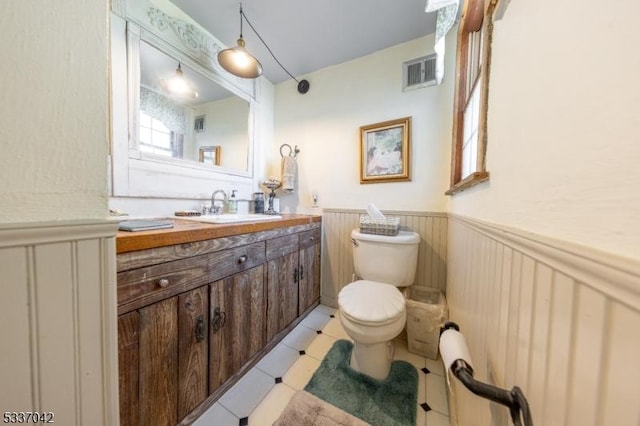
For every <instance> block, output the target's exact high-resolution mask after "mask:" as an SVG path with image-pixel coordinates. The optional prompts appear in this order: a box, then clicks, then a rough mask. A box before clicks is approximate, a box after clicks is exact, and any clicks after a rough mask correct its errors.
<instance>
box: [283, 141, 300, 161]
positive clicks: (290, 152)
mask: <svg viewBox="0 0 640 426" xmlns="http://www.w3.org/2000/svg"><path fill="white" fill-rule="evenodd" d="M285 147H286V148H289V152H288V153H287V155H289V156H291V157H293V158H296V157H297V156H298V153H299V152H300V150H299V149H298V145H295V148H293V149H292V148H291V145H289V144H288V143H283V144H282V145H280V156H281V157H283V158H284V157H285V154H283V152H282V149H283V148H285ZM292 154H293V155H292Z"/></svg>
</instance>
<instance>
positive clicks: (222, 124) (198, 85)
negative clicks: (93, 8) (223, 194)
mask: <svg viewBox="0 0 640 426" xmlns="http://www.w3.org/2000/svg"><path fill="white" fill-rule="evenodd" d="M196 66H197V65H196ZM176 74H182V77H183V79H184V82H186V84H187V85H188V86H189V87H190V88H191V89H193V90H195V92H197V96H196V95H195V94H191V96H189V94H187V95H180V94H176V92H175V91H172V90H171V89H170V87H171V86H170V82H171V79H172V78H174V77H175V76H176ZM250 117H251V104H250V102H249V101H248V100H245V99H244V98H242V97H240V96H239V95H237V94H235V93H232V92H231V91H229V90H228V89H226V88H224V87H222V86H221V85H220V84H218V83H217V82H215V81H214V80H212V79H211V78H209V77H207V76H205V75H204V74H202V73H200V72H198V71H196V70H195V69H194V68H193V67H191V66H189V65H187V64H185V63H184V62H182V63H181V62H179V61H178V60H177V59H174V58H172V57H171V56H169V55H167V54H166V53H164V52H162V51H161V50H159V49H157V48H156V47H154V46H152V45H151V44H149V43H147V42H146V41H144V40H140V100H139V111H138V117H137V122H138V125H137V140H136V144H135V146H134V147H133V148H134V149H135V150H137V151H138V152H139V155H140V157H141V158H149V159H154V160H160V161H162V160H167V161H174V160H178V161H185V162H189V163H192V164H195V165H197V166H198V167H200V166H201V167H205V168H218V167H222V168H224V169H225V170H226V171H241V172H247V171H248V169H249V158H248V157H249V153H250V149H249V144H250V141H251V138H250V134H249V132H250V125H249V123H250Z"/></svg>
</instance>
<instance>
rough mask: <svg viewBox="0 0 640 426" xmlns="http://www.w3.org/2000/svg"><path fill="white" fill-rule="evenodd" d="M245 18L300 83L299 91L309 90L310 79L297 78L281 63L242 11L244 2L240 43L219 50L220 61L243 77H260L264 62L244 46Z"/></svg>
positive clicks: (226, 67)
mask: <svg viewBox="0 0 640 426" xmlns="http://www.w3.org/2000/svg"><path fill="white" fill-rule="evenodd" d="M243 19H244V20H245V21H247V24H249V26H250V27H251V29H252V30H253V32H254V33H255V34H256V36H258V38H259V39H260V41H261V42H262V44H264V47H266V48H267V50H268V51H269V53H270V54H271V56H272V57H273V59H275V61H276V62H277V63H278V65H280V68H282V69H283V70H284V72H286V73H287V74H288V75H289V77H291V78H292V79H294V80H295V82H296V83H298V92H299V93H301V94H305V93H307V92H308V91H309V87H310V86H309V81H307V80H298V79H297V78H295V77H294V76H293V75H291V73H290V72H289V71H287V69H286V68H285V67H284V66H283V65H282V64H281V63H280V61H279V60H278V58H276V56H275V55H274V54H273V52H272V51H271V49H270V48H269V46H267V43H266V42H265V41H264V39H263V38H262V37H261V36H260V34H259V33H258V31H256V29H255V28H254V27H253V25H251V22H250V21H249V19H247V15H245V13H244V12H243V11H242V3H241V4H240V38H239V39H238V45H237V46H235V47H231V48H229V49H224V50H221V51H220V52H218V62H219V63H220V65H221V66H222V68H224V69H225V70H226V71H228V72H230V73H231V74H233V75H235V76H237V77H242V78H258V77H260V75H262V64H260V61H258V60H257V59H256V58H255V57H254V56H253V55H251V53H249V51H247V49H246V48H245V47H244V46H245V43H244V39H243V38H242V21H243Z"/></svg>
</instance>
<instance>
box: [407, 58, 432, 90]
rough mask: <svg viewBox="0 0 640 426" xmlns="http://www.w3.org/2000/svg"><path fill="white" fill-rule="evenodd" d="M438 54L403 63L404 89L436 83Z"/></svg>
mask: <svg viewBox="0 0 640 426" xmlns="http://www.w3.org/2000/svg"><path fill="white" fill-rule="evenodd" d="M436 84H437V83H436V54H435V53H434V54H433V55H429V56H423V57H422V58H417V59H412V60H410V61H407V62H404V63H403V64H402V90H403V91H405V90H412V89H417V88H420V87H427V86H434V85H436Z"/></svg>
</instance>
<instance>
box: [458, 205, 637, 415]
mask: <svg viewBox="0 0 640 426" xmlns="http://www.w3.org/2000/svg"><path fill="white" fill-rule="evenodd" d="M448 235H449V252H448V259H449V261H448V280H447V301H448V304H449V316H450V318H451V319H452V320H453V321H455V322H457V323H458V324H459V325H460V328H461V331H462V333H463V334H464V336H465V338H466V341H467V345H468V346H469V350H470V353H471V356H472V362H473V367H474V374H475V376H476V378H478V379H480V380H483V381H488V382H490V383H494V384H496V385H498V386H500V387H504V388H507V389H511V388H512V387H513V386H514V385H517V386H520V387H521V388H522V389H523V391H524V392H525V395H526V396H527V399H528V401H529V404H530V406H531V409H532V413H533V420H534V423H535V424H536V425H545V426H549V425H562V426H564V425H576V426H577V425H580V426H590V425H593V426H605V425H613V424H616V425H639V424H640V404H639V403H638V402H639V401H640V368H638V360H639V359H640V337H639V336H640V334H639V331H638V330H640V264H639V263H638V262H636V261H632V260H629V259H623V258H619V257H615V256H612V255H610V254H607V253H601V252H597V251H595V250H593V249H589V248H585V247H581V246H577V245H573V244H569V243H566V242H562V241H556V240H552V239H548V238H543V237H539V236H534V235H531V234H528V233H525V232H521V231H519V230H515V229H511V228H506V227H500V226H496V225H491V224H487V223H484V222H479V221H475V220H471V219H468V218H463V217H459V216H450V217H449V231H448ZM450 379H451V383H452V386H451V389H450V404H451V409H452V412H453V413H455V414H452V416H451V419H452V426H453V425H455V424H458V425H479V426H481V425H494V424H495V425H508V424H511V422H510V417H509V415H508V412H507V410H506V409H505V408H503V407H502V406H499V405H495V404H490V403H488V402H487V401H486V400H483V399H481V398H479V397H477V396H475V395H473V394H471V393H470V392H469V391H467V390H466V389H465V388H464V387H463V386H462V385H461V384H460V383H459V382H458V381H457V380H456V379H454V378H450ZM454 419H455V423H454Z"/></svg>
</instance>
